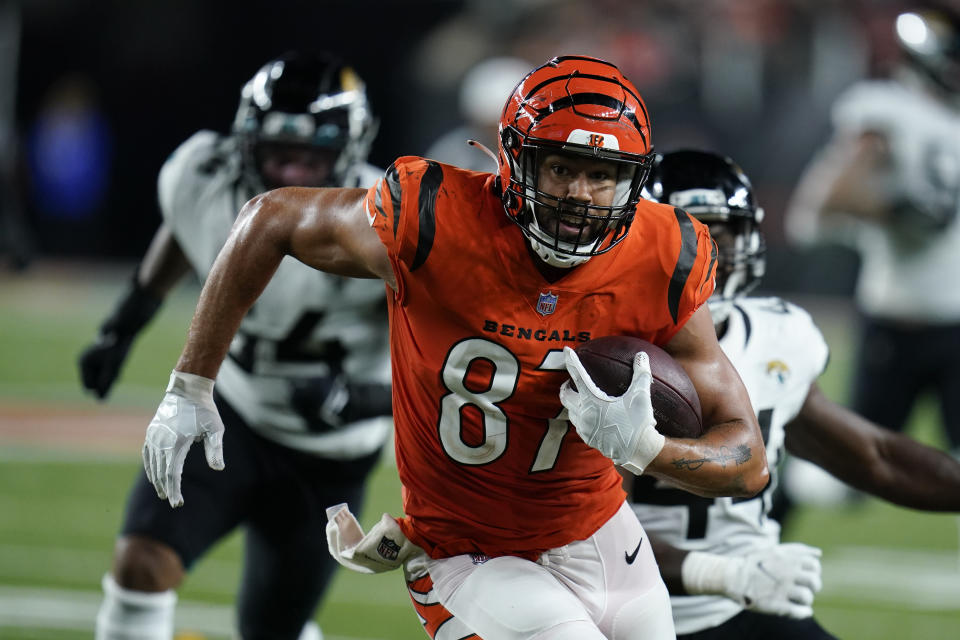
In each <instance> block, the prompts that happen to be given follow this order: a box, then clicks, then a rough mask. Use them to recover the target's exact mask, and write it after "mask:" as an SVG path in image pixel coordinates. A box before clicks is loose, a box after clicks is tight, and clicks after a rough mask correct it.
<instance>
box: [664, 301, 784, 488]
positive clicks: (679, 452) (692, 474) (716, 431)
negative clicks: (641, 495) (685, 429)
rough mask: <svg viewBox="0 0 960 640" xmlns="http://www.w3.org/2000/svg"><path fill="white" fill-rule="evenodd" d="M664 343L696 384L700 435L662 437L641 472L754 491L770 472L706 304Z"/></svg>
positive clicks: (686, 483)
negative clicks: (654, 456)
mask: <svg viewBox="0 0 960 640" xmlns="http://www.w3.org/2000/svg"><path fill="white" fill-rule="evenodd" d="M664 348H665V350H666V351H667V352H668V353H670V355H671V356H673V358H674V359H675V360H677V361H678V362H679V363H680V364H681V365H682V366H683V368H684V370H685V371H686V372H687V374H688V375H689V376H690V379H691V380H692V381H693V384H694V386H695V387H696V389H697V394H698V395H699V396H700V405H701V408H702V412H703V424H704V434H703V435H702V436H701V437H700V438H697V439H680V438H666V440H665V442H664V445H663V449H662V450H661V451H660V453H659V454H658V455H657V457H656V458H654V459H653V461H652V462H651V463H650V464H649V466H647V468H646V471H645V472H646V473H649V474H651V475H653V476H657V477H660V478H664V479H666V480H668V481H669V482H670V483H672V484H674V485H677V486H679V487H680V488H682V489H686V490H687V491H690V492H692V493H696V494H698V495H702V496H708V497H714V496H744V497H749V496H753V495H755V494H757V493H758V492H759V491H761V490H762V489H763V488H764V487H765V486H766V485H767V481H768V476H769V473H768V470H767V456H766V451H765V449H764V445H763V437H762V435H761V433H760V426H759V425H758V423H757V417H756V415H755V414H754V412H753V408H752V406H751V404H750V398H749V397H748V396H747V390H746V389H745V388H744V386H743V382H742V381H741V380H740V376H739V374H737V371H736V369H734V367H733V365H732V364H730V361H729V360H728V359H727V357H726V355H724V353H723V351H722V350H721V348H720V344H719V343H718V342H717V334H716V330H715V329H714V327H713V320H712V318H711V316H710V311H709V310H708V309H707V306H706V305H703V306H701V307H700V309H698V310H697V311H696V312H695V313H694V314H693V316H691V318H690V320H688V321H687V323H686V324H685V325H684V326H683V328H682V329H680V331H679V332H677V334H676V335H675V336H674V337H673V338H672V339H671V340H670V342H669V343H667V344H666V345H665V347H664Z"/></svg>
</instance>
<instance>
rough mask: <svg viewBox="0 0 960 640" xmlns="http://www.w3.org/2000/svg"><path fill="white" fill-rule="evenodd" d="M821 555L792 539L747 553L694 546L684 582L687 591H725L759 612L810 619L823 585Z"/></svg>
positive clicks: (686, 561) (683, 569) (686, 563)
mask: <svg viewBox="0 0 960 640" xmlns="http://www.w3.org/2000/svg"><path fill="white" fill-rule="evenodd" d="M820 555H821V551H820V549H817V548H816V547H810V546H807V545H805V544H800V543H796V542H791V543H784V544H778V545H776V546H773V547H770V548H767V549H761V550H759V551H754V552H752V553H748V554H747V555H745V556H725V555H718V554H713V553H704V552H701V551H693V552H690V553H689V554H687V557H686V558H684V561H683V565H682V567H681V575H682V578H683V586H684V588H685V589H686V590H687V593H689V594H691V595H696V594H703V593H715V594H720V595H724V596H726V597H728V598H730V599H731V600H735V601H736V602H738V603H739V604H740V605H741V606H743V607H745V608H747V609H751V610H753V611H758V612H760V613H769V614H773V615H778V616H787V617H790V618H809V617H810V616H812V615H813V598H814V594H816V593H817V592H818V591H820V589H821V587H822V586H823V583H822V581H821V579H820Z"/></svg>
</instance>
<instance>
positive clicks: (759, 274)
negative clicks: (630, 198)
mask: <svg viewBox="0 0 960 640" xmlns="http://www.w3.org/2000/svg"><path fill="white" fill-rule="evenodd" d="M643 196H644V197H645V198H648V199H650V200H654V201H655V202H662V203H664V204H669V205H672V206H674V207H678V208H680V209H683V210H684V211H686V212H687V213H689V214H690V215H692V216H694V217H695V218H697V220H699V221H701V222H703V223H704V224H706V225H707V226H708V227H709V228H710V234H711V235H712V236H713V239H714V241H715V242H716V243H717V286H716V289H715V290H714V293H713V295H712V296H711V297H710V300H709V304H710V313H711V315H713V319H714V322H717V323H720V322H723V321H724V320H726V318H727V316H729V314H730V310H731V308H732V307H733V302H734V300H736V298H738V297H740V296H743V295H746V294H747V293H749V292H750V291H752V290H753V289H754V288H756V286H757V285H758V284H760V280H761V279H762V278H763V274H764V272H765V270H766V245H765V243H764V239H763V234H762V233H761V232H760V222H761V221H762V220H763V209H762V208H761V207H758V206H757V203H756V200H755V199H754V195H753V186H752V185H751V184H750V179H749V178H748V177H747V176H746V174H745V173H744V172H743V170H742V169H741V168H740V167H739V166H738V165H737V164H736V163H735V162H734V161H733V160H731V159H730V158H727V157H725V156H722V155H718V154H716V153H710V152H707V151H693V150H683V151H674V152H671V153H666V154H663V155H662V156H658V157H657V160H656V162H655V163H654V165H653V170H652V171H651V172H650V179H649V181H648V183H647V187H646V188H645V189H644V191H643Z"/></svg>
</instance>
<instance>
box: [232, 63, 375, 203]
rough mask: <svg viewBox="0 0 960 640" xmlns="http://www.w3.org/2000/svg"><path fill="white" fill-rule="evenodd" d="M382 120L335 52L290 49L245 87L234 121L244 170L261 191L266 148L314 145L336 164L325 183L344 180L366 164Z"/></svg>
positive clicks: (352, 72)
mask: <svg viewBox="0 0 960 640" xmlns="http://www.w3.org/2000/svg"><path fill="white" fill-rule="evenodd" d="M376 130H377V123H376V121H375V119H374V117H373V115H372V113H371V111H370V106H369V104H368V102H367V94H366V89H365V86H364V83H363V81H362V80H361V79H360V76H358V75H357V73H356V72H355V71H354V70H353V69H352V68H351V67H349V66H347V65H346V64H345V63H344V62H343V61H341V60H339V59H338V58H336V57H334V56H332V55H330V54H325V53H324V54H305V53H287V54H284V55H283V56H281V57H279V58H277V59H275V60H271V61H270V62H268V63H266V64H265V65H263V67H261V68H260V70H259V71H257V73H256V74H255V75H254V76H253V78H251V79H250V81H249V82H247V83H246V85H244V87H243V90H242V91H241V93H240V105H239V107H238V108H237V115H236V118H235V119H234V122H233V132H234V135H235V136H236V137H237V138H238V139H239V142H240V148H241V152H242V154H243V165H244V171H245V173H246V174H247V177H248V178H249V179H250V180H251V181H252V182H253V184H254V185H255V186H256V187H259V189H258V190H261V191H262V190H264V188H265V187H270V186H276V185H268V184H265V180H264V176H263V175H262V166H261V162H262V158H261V155H262V154H263V153H264V150H265V149H266V148H271V147H278V146H284V145H286V146H289V147H294V148H304V149H310V150H312V151H315V152H317V153H318V154H320V155H322V156H325V157H326V159H327V161H328V162H329V164H330V167H329V171H328V172H327V178H326V180H325V183H324V184H323V185H313V186H339V185H341V184H343V181H344V178H345V176H346V173H347V171H348V170H349V169H350V167H352V166H353V165H355V164H357V163H361V162H365V161H366V159H367V154H368V152H369V149H370V143H371V142H372V141H373V138H374V136H375V135H376Z"/></svg>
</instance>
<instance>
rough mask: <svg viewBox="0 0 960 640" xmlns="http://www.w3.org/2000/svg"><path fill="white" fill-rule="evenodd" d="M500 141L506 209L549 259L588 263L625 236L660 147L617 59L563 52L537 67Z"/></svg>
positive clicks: (513, 103) (505, 118) (506, 116)
mask: <svg viewBox="0 0 960 640" xmlns="http://www.w3.org/2000/svg"><path fill="white" fill-rule="evenodd" d="M499 142H500V145H499V175H500V187H501V189H502V193H501V195H502V199H503V206H504V210H505V212H506V214H507V216H508V217H509V218H510V219H511V220H512V221H513V222H514V223H516V224H517V225H518V226H519V227H520V228H521V230H522V231H523V234H524V236H526V238H527V240H528V242H529V243H530V247H531V248H532V250H533V251H534V252H535V253H536V254H537V255H538V256H539V257H540V258H541V259H542V260H543V261H544V262H545V263H546V264H548V265H551V266H554V267H561V268H568V267H573V266H576V265H578V264H582V263H584V262H586V261H587V260H589V259H590V258H591V257H593V256H595V255H599V254H601V253H605V252H607V251H609V250H610V249H612V248H613V247H614V246H615V245H616V244H617V243H619V242H620V241H621V240H623V239H624V238H625V237H626V235H627V232H628V231H629V229H630V223H631V222H632V220H633V216H634V214H635V211H636V204H637V202H638V200H639V199H640V187H641V186H642V184H643V181H644V180H645V179H646V177H647V175H648V173H649V167H650V165H651V164H652V162H653V153H652V151H651V145H650V123H649V121H648V119H647V111H646V106H645V105H644V104H643V100H642V99H641V98H640V96H639V94H638V92H637V90H636V87H634V86H633V84H632V83H630V81H629V80H627V79H626V78H625V77H624V76H623V75H622V74H621V73H620V71H619V70H618V69H617V68H616V66H614V65H612V64H610V63H608V62H604V61H603V60H599V59H596V58H589V57H586V56H563V57H558V58H554V59H552V60H550V61H548V62H547V63H546V64H544V65H542V66H540V67H538V68H537V69H534V70H533V71H531V72H530V73H529V74H528V75H527V76H526V77H525V78H524V79H523V80H521V81H520V83H519V84H518V85H517V87H516V88H515V89H514V91H513V93H512V94H511V96H510V97H509V98H508V99H507V104H506V105H505V106H504V110H503V114H502V116H501V119H500V141H499ZM554 158H556V159H558V160H556V161H555V160H554Z"/></svg>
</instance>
